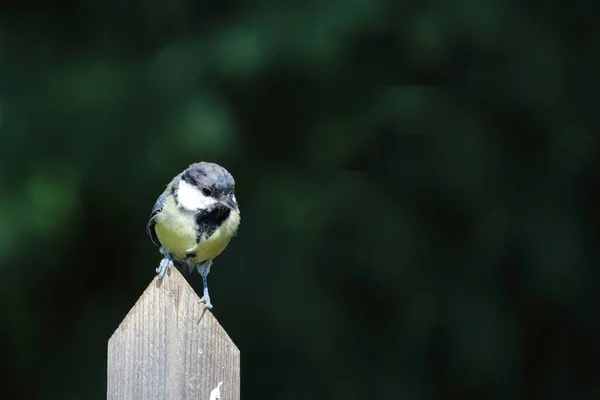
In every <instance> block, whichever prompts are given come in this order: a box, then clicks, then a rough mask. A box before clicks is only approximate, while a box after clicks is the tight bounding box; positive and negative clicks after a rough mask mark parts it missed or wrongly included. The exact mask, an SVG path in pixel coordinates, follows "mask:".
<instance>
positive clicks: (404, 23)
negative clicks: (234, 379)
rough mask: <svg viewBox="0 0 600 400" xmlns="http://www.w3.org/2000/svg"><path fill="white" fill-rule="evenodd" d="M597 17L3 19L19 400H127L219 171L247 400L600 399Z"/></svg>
mask: <svg viewBox="0 0 600 400" xmlns="http://www.w3.org/2000/svg"><path fill="white" fill-rule="evenodd" d="M599 11H600V6H599V5H598V4H596V3H594V2H590V1H584V0H576V1H572V2H569V3H568V4H567V3H566V2H545V3H544V2H539V1H538V2H535V1H534V2H529V3H522V2H500V1H497V0H479V1H465V0H463V1H442V0H432V1H428V2H391V1H382V0H373V1H358V0H351V1H344V2H342V1H339V0H327V1H319V2H315V1H304V2H296V3H281V2H274V1H267V0H263V1H258V2H252V3H248V2H240V1H234V0H226V1H219V2H193V1H187V0H176V1H172V2H162V3H159V2H150V3H148V2H141V1H137V2H135V1H134V2H117V1H110V2H106V1H98V0H84V1H81V2H76V1H72V0H71V1H67V0H63V1H62V2H58V3H47V4H46V3H41V2H25V3H23V2H21V3H14V4H12V5H10V6H7V7H5V8H4V9H3V12H2V13H1V14H0V59H1V60H2V62H1V63H0V138H1V139H2V142H1V144H0V271H1V273H2V279H0V305H1V306H2V308H1V309H2V312H0V351H1V354H2V357H1V360H2V367H3V370H4V371H5V373H4V374H3V378H5V380H6V382H5V383H4V385H3V398H18V399H29V398H44V399H55V398H56V399H101V398H104V397H105V385H106V344H107V340H108V338H109V337H110V335H111V334H112V332H113V331H114V329H115V328H116V327H117V326H118V324H119V322H120V321H121V320H122V318H123V317H124V316H125V314H126V313H127V312H128V310H129V309H130V307H131V306H132V305H133V304H134V303H135V301H136V299H137V298H138V296H139V295H140V294H141V292H142V291H143V289H144V288H145V287H146V285H147V284H148V283H149V282H150V280H151V279H152V278H153V276H154V269H155V267H156V265H157V263H158V261H159V259H160V255H159V254H158V252H157V250H156V248H154V247H153V245H152V244H151V243H150V240H149V239H148V238H147V237H146V235H145V232H144V227H145V224H146V220H147V218H148V214H149V211H150V209H151V208H152V205H153V203H154V200H155V198H156V196H157V195H158V194H160V193H161V191H162V189H163V187H164V185H166V184H167V183H168V182H169V180H170V179H171V178H172V177H173V176H174V175H176V174H177V173H178V172H180V171H181V170H183V169H184V168H185V167H186V166H187V165H188V164H190V163H192V162H195V161H199V160H209V161H215V162H218V163H220V164H222V165H224V166H225V167H226V168H228V169H229V170H230V171H231V172H232V173H233V175H234V177H235V178H236V182H237V191H238V193H237V198H238V200H239V202H240V206H241V210H242V225H241V229H240V232H239V236H238V237H237V238H236V239H235V240H234V241H233V242H232V244H231V245H230V247H229V248H228V249H227V251H226V252H225V253H224V254H223V255H222V256H221V257H219V259H218V260H217V261H216V263H215V267H214V268H213V272H212V273H211V275H210V280H211V295H212V298H213V303H214V304H215V309H214V312H215V314H216V316H217V318H218V319H219V320H220V322H221V323H222V324H223V326H224V327H225V328H226V329H227V331H228V333H229V334H230V336H231V337H232V338H233V339H234V341H235V342H236V343H237V345H238V347H239V348H240V349H241V351H242V368H243V371H242V374H243V376H242V382H243V393H244V398H245V399H249V400H250V399H258V398H261V399H264V398H265V392H266V391H267V392H268V395H267V396H268V397H269V398H274V399H283V400H291V399H307V398H310V399H344V400H353V399H359V398H360V399H364V398H369V399H405V400H409V399H465V398H469V399H488V398H490V399H507V398H510V399H528V400H529V399H550V400H551V399H577V400H583V399H597V398H599V397H600V386H599V385H598V378H599V377H598V373H597V372H595V371H596V370H597V368H594V365H595V364H596V363H597V360H598V358H600V351H599V349H600V347H599V346H598V339H597V338H598V335H600V323H599V322H598V318H597V315H596V314H597V313H596V311H595V309H594V305H595V304H597V302H598V290H597V286H598V285H597V283H598V278H599V276H598V272H597V268H596V267H597V260H598V254H597V249H598V238H599V236H598V233H599V231H598V226H599V223H600V219H599V209H598V204H599V200H600V196H599V190H598V189H599V186H598V185H599V173H598V168H599V166H600V163H599V162H598V151H597V148H598V135H597V133H598V126H599V118H598V113H597V100H596V98H597V93H598V91H599V90H600V79H599V78H598V77H599V75H598V71H599V70H600V28H599V25H598V24H597V21H598V15H599ZM189 280H190V282H191V283H192V285H193V286H194V287H195V288H196V289H197V290H199V289H200V288H201V280H200V278H199V276H196V275H193V276H190V277H189Z"/></svg>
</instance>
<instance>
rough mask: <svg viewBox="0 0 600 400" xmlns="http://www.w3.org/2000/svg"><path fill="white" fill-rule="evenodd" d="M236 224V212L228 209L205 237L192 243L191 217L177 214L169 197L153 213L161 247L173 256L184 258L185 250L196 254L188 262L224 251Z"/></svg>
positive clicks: (193, 239)
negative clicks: (161, 206) (229, 211)
mask: <svg viewBox="0 0 600 400" xmlns="http://www.w3.org/2000/svg"><path fill="white" fill-rule="evenodd" d="M239 225H240V214H239V213H238V212H236V211H231V213H230V214H229V217H227V219H226V220H225V221H224V222H223V224H222V225H221V226H220V227H219V229H217V230H216V231H215V232H214V233H213V234H212V235H211V236H210V237H209V238H208V239H206V240H204V241H201V242H200V243H199V244H198V243H196V240H197V238H196V230H195V226H196V225H195V221H194V216H193V215H191V214H185V213H181V212H179V211H178V210H177V205H176V204H175V201H174V200H173V198H172V197H171V198H169V199H168V200H167V201H166V202H165V204H164V206H163V209H162V211H161V212H160V213H159V214H158V215H157V216H156V226H155V227H154V229H155V231H156V236H157V237H158V240H160V243H161V244H162V246H163V247H164V248H165V249H166V250H167V251H168V252H169V253H171V254H173V255H174V256H175V257H176V258H178V259H180V260H185V259H186V257H187V255H188V254H189V253H195V254H196V257H195V258H193V259H188V260H187V261H189V262H191V263H198V262H201V261H205V260H212V259H213V258H215V257H217V256H218V255H219V254H221V253H222V252H223V250H225V247H227V245H228V244H229V241H230V240H231V238H232V237H233V236H234V235H235V233H236V232H237V229H238V227H239Z"/></svg>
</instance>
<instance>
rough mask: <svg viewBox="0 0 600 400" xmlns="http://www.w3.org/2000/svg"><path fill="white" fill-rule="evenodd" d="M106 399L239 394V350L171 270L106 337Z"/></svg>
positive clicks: (230, 399)
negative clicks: (110, 335)
mask: <svg viewBox="0 0 600 400" xmlns="http://www.w3.org/2000/svg"><path fill="white" fill-rule="evenodd" d="M107 398H108V399H109V400H125V399H127V400H136V399H143V400H152V399H156V400H158V399H161V400H162V399H172V400H186V399H202V400H204V399H205V400H218V399H223V400H239V399H240V351H239V350H238V348H237V347H236V346H235V344H234V343H233V341H232V340H231V339H230V338H229V336H228V335H227V333H226V332H225V330H224V329H223V328H222V327H221V325H219V323H218V322H217V320H216V319H215V317H214V316H213V315H212V313H211V312H210V311H208V310H205V309H204V304H202V303H200V298H199V297H198V295H197V294H196V293H195V292H194V290H193V289H192V288H191V286H190V285H189V284H188V283H187V281H186V280H185V278H184V277H183V276H181V274H180V273H179V271H177V270H176V269H172V270H170V271H169V272H168V273H167V274H165V276H164V277H163V280H162V281H158V279H157V278H154V280H153V281H152V283H151V284H150V285H149V286H148V288H146V290H145V291H144V293H143V294H142V295H141V297H140V298H139V300H138V301H137V303H136V304H135V305H134V306H133V308H132V309H131V310H130V311H129V314H127V316H126V317H125V319H124V320H123V322H121V325H119V327H118V328H117V330H116V331H115V332H114V333H113V335H112V337H111V338H110V340H109V341H108V389H107Z"/></svg>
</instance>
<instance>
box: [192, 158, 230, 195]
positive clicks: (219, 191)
mask: <svg viewBox="0 0 600 400" xmlns="http://www.w3.org/2000/svg"><path fill="white" fill-rule="evenodd" d="M181 179H183V180H184V181H186V182H187V183H189V184H190V185H194V186H197V187H205V188H208V189H211V191H212V192H213V196H215V197H219V196H223V195H227V194H229V193H232V192H233V191H234V189H235V181H234V180H233V176H231V174H230V173H229V171H227V170H226V169H225V168H223V167H221V166H220V165H219V164H215V163H210V162H204V161H203V162H199V163H194V164H192V165H190V166H189V167H188V169H186V170H185V171H183V174H182V176H181Z"/></svg>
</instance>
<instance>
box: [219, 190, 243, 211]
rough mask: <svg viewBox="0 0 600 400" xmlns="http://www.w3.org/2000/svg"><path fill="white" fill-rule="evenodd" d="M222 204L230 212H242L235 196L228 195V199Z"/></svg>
mask: <svg viewBox="0 0 600 400" xmlns="http://www.w3.org/2000/svg"><path fill="white" fill-rule="evenodd" d="M221 204H223V205H224V206H225V207H227V208H229V209H230V210H233V211H237V212H240V209H239V208H238V205H237V203H236V201H235V196H234V195H233V194H230V195H227V197H226V198H225V200H223V201H222V202H221Z"/></svg>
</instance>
